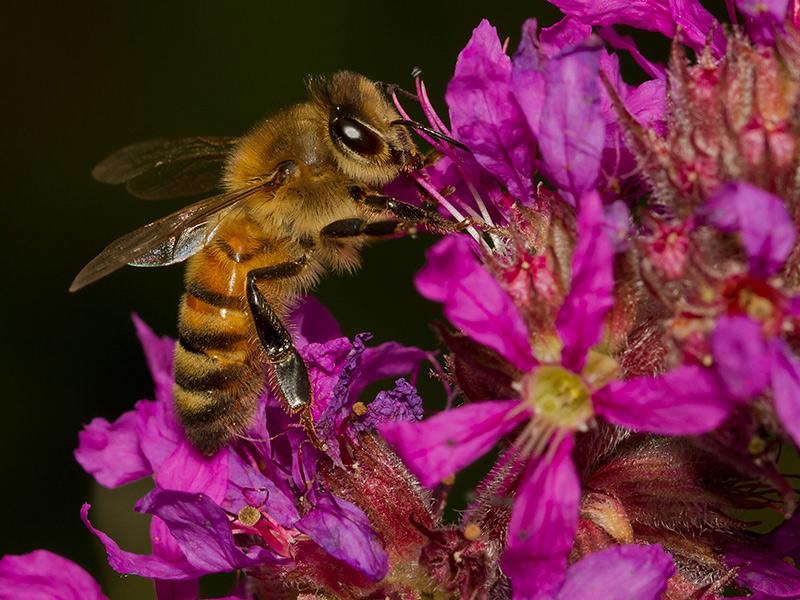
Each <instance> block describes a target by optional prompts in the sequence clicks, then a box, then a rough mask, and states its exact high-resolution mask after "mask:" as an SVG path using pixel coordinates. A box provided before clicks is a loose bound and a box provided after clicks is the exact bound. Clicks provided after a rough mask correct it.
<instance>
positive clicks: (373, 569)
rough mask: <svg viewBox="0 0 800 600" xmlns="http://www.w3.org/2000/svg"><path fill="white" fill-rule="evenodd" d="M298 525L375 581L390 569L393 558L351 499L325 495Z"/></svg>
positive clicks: (340, 558) (317, 541) (365, 516)
mask: <svg viewBox="0 0 800 600" xmlns="http://www.w3.org/2000/svg"><path fill="white" fill-rule="evenodd" d="M295 526H296V527H297V529H298V530H299V531H302V532H303V533H305V534H306V535H308V536H309V537H310V538H311V539H312V540H314V541H315V542H316V543H317V544H319V545H320V546H322V547H323V548H324V549H325V550H326V551H327V552H328V553H329V554H330V555H331V556H334V557H335V558H338V559H339V560H342V561H344V562H346V563H347V564H349V565H350V566H351V567H353V568H355V569H357V570H358V571H360V572H362V573H363V574H364V575H366V576H367V577H369V578H370V579H371V580H372V581H380V580H381V579H383V578H384V576H385V575H386V573H387V572H388V570H389V558H388V556H387V555H386V551H385V550H384V549H383V544H382V543H381V540H380V538H379V537H378V534H377V533H376V532H375V530H374V529H373V528H372V526H371V525H370V522H369V519H368V518H367V515H365V514H364V511H362V510H361V509H360V508H359V507H357V506H356V505H355V504H352V503H350V502H348V501H347V500H343V499H341V498H336V497H334V496H331V495H324V496H322V497H321V498H320V499H319V500H318V501H317V503H316V505H315V506H314V508H313V509H311V511H310V512H309V513H308V514H307V515H305V516H304V517H303V518H302V519H300V520H299V521H298V522H297V524H296V525H295Z"/></svg>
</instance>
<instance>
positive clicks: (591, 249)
mask: <svg viewBox="0 0 800 600" xmlns="http://www.w3.org/2000/svg"><path fill="white" fill-rule="evenodd" d="M613 258H614V246H613V243H612V241H611V238H610V236H609V232H608V229H607V227H606V222H605V216H604V214H603V205H602V201H601V200H600V195H599V194H598V193H597V192H596V191H595V192H591V193H589V194H586V195H585V196H584V197H583V198H581V204H580V213H579V214H578V242H577V244H576V246H575V250H574V252H573V254H572V284H571V287H570V290H569V294H568V295H567V297H566V298H565V299H564V304H563V305H562V306H561V309H560V310H559V312H558V316H557V318H556V326H557V327H558V333H559V334H560V336H561V340H562V342H563V343H564V348H563V350H562V351H561V362H562V363H563V364H564V365H565V366H567V367H569V368H570V369H572V370H573V371H575V372H580V371H581V369H583V365H584V363H585V361H586V353H587V352H588V351H589V348H591V347H592V346H594V345H595V344H597V342H599V341H600V337H601V335H602V333H603V320H604V318H605V316H606V313H607V312H608V310H609V309H610V308H611V306H612V305H613V303H614V301H613V298H612V292H613V290H614V264H613Z"/></svg>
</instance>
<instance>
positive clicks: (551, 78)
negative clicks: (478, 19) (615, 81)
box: [512, 19, 605, 204]
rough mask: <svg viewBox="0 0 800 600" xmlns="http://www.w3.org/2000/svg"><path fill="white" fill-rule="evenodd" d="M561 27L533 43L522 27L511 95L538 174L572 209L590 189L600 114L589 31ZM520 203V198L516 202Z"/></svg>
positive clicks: (596, 57) (599, 144)
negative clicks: (529, 136) (534, 146)
mask: <svg viewBox="0 0 800 600" xmlns="http://www.w3.org/2000/svg"><path fill="white" fill-rule="evenodd" d="M574 25H575V22H574V21H569V20H567V19H565V20H563V21H561V23H558V24H556V25H554V26H553V27H550V28H548V29H543V30H542V32H541V35H540V37H541V40H540V42H541V43H539V42H537V39H536V22H535V21H533V20H529V21H527V22H526V23H525V25H524V26H523V31H522V34H523V35H522V41H521V42H520V47H519V49H518V50H517V53H516V55H515V56H514V65H513V80H512V82H513V83H512V89H513V92H514V97H515V98H516V100H517V102H518V103H519V106H520V107H521V108H522V112H523V113H524V115H525V119H526V120H527V124H528V127H530V130H531V132H532V133H533V136H534V139H536V141H537V143H538V145H539V152H540V153H541V162H542V169H543V170H544V172H545V174H546V175H547V177H548V179H549V180H550V181H551V182H552V183H553V184H555V185H556V186H557V187H558V189H559V190H560V191H561V193H562V194H563V195H564V196H565V197H566V198H567V199H568V200H570V201H571V202H572V203H573V204H574V203H575V201H576V199H577V198H580V197H581V196H582V195H583V194H584V193H586V192H587V191H589V190H591V189H594V188H595V187H596V186H595V184H596V180H597V176H598V173H599V169H600V159H601V155H602V151H603V142H604V140H605V121H604V119H603V117H602V115H601V113H600V80H599V78H598V73H599V72H600V52H601V51H600V45H599V43H598V42H599V40H597V39H593V40H592V39H590V38H588V37H587V35H588V34H590V33H591V28H588V29H584V28H580V27H575V26H574ZM518 198H519V196H518Z"/></svg>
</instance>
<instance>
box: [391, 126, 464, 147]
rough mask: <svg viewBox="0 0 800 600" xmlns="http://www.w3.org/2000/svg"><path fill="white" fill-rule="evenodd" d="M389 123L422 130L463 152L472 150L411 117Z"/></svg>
mask: <svg viewBox="0 0 800 600" xmlns="http://www.w3.org/2000/svg"><path fill="white" fill-rule="evenodd" d="M390 125H402V126H403V127H409V128H410V129H414V130H415V131H422V132H423V133H427V134H428V135H429V136H431V137H433V138H436V139H438V140H442V141H443V142H447V143H448V144H450V145H451V146H455V147H456V148H460V149H461V150H463V151H464V152H470V153H471V152H472V150H470V149H469V148H468V147H467V146H465V145H464V144H462V143H461V142H459V141H458V140H454V139H453V138H451V137H450V136H449V135H445V134H443V133H440V132H438V131H436V130H435V129H431V128H430V127H425V125H423V124H422V123H417V122H416V121H412V120H411V119H396V120H394V121H392V122H391V123H390Z"/></svg>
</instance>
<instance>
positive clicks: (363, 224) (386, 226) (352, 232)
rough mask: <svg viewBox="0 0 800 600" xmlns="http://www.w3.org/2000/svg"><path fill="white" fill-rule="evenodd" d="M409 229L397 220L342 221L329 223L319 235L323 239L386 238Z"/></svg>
mask: <svg viewBox="0 0 800 600" xmlns="http://www.w3.org/2000/svg"><path fill="white" fill-rule="evenodd" d="M407 230H408V228H407V227H405V225H404V224H403V223H401V222H400V221H396V220H393V219H392V220H388V221H374V222H372V223H368V222H367V221H364V220H363V219H341V220H339V221H334V222H333V223H328V224H327V225H325V227H323V228H322V229H321V230H320V232H319V234H320V236H322V237H323V238H329V239H335V238H348V237H357V236H361V235H367V236H370V237H385V236H389V235H395V234H397V233H404V232H405V231H407Z"/></svg>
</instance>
